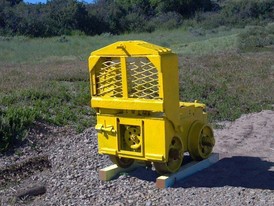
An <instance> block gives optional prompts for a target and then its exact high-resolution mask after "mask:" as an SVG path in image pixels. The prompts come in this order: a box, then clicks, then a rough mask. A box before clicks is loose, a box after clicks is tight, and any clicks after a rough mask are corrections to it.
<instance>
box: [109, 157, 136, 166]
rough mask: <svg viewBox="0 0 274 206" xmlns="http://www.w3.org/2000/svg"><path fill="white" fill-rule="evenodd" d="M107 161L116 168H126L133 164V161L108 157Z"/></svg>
mask: <svg viewBox="0 0 274 206" xmlns="http://www.w3.org/2000/svg"><path fill="white" fill-rule="evenodd" d="M109 159H110V160H111V161H112V162H113V163H114V164H116V165H117V166H118V167H122V168H128V167H130V166H131V165H132V164H133V163H134V159H129V158H125V157H118V156H114V155H109Z"/></svg>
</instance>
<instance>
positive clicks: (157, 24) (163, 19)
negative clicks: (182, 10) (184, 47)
mask: <svg viewBox="0 0 274 206" xmlns="http://www.w3.org/2000/svg"><path fill="white" fill-rule="evenodd" d="M182 22H183V17H182V15H180V14H179V13H177V12H167V13H160V14H158V15H157V16H156V17H154V18H152V19H151V20H150V21H149V22H148V25H149V26H148V27H149V28H152V27H154V29H166V30H169V29H174V28H178V27H179V26H180V25H181V24H182Z"/></svg>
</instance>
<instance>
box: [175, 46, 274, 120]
mask: <svg viewBox="0 0 274 206" xmlns="http://www.w3.org/2000/svg"><path fill="white" fill-rule="evenodd" d="M273 56H274V51H273V52H260V53H242V54H240V53H236V52H229V53H220V54H215V55H204V56H200V57H188V58H181V60H180V62H182V64H181V80H182V81H181V84H182V86H181V97H182V98H183V99H184V100H185V99H188V100H189V99H191V100H194V99H199V100H201V101H204V102H206V103H207V105H208V106H209V110H210V112H211V113H212V116H213V117H214V119H222V120H224V119H231V120H233V119H235V118H237V117H239V116H240V115H241V114H243V113H249V112H255V111H259V110H261V109H264V108H270V105H272V104H273V103H274V92H273V91H274V90H273V88H274V81H273V79H274V76H273V74H274V72H273V69H272V68H273V65H274V58H273Z"/></svg>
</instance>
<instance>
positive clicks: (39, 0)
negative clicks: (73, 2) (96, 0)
mask: <svg viewBox="0 0 274 206" xmlns="http://www.w3.org/2000/svg"><path fill="white" fill-rule="evenodd" d="M84 1H85V2H87V3H90V2H93V0H84ZM24 2H26V3H33V4H35V3H39V2H41V3H46V2H47V0H24Z"/></svg>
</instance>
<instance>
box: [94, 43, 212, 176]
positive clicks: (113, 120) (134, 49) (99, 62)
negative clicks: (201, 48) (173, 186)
mask: <svg viewBox="0 0 274 206" xmlns="http://www.w3.org/2000/svg"><path fill="white" fill-rule="evenodd" d="M89 72H90V85H91V96H92V99H91V106H92V107H93V108H95V110H96V112H97V124H96V126H95V129H96V130H97V131H98V150H99V153H100V154H105V155H109V157H110V159H111V161H112V162H113V163H115V164H117V165H118V166H119V167H123V168H126V167H129V166H130V165H131V164H132V163H133V162H134V161H135V160H136V161H144V162H153V164H154V167H155V169H156V171H157V172H158V173H160V174H163V173H174V172H176V171H177V170H178V169H179V168H180V166H181V164H182V161H183V157H184V153H185V152H189V154H190V155H191V157H192V158H193V159H194V160H201V159H205V158H207V157H209V155H210V154H211V152H212V149H213V146H214V144H215V140H214V135H213V130H212V128H211V126H210V125H209V124H208V120H207V113H206V112H205V111H204V110H205V105H204V104H201V103H198V102H197V101H195V102H180V101H179V82H178V79H179V77H178V58H177V55H176V54H174V53H172V51H171V50H170V49H168V48H165V47H161V46H157V45H154V44H150V43H148V42H144V41H120V42H116V43H114V44H111V45H108V46H106V47H104V48H101V49H99V50H96V51H94V52H92V53H91V55H90V57H89Z"/></svg>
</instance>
